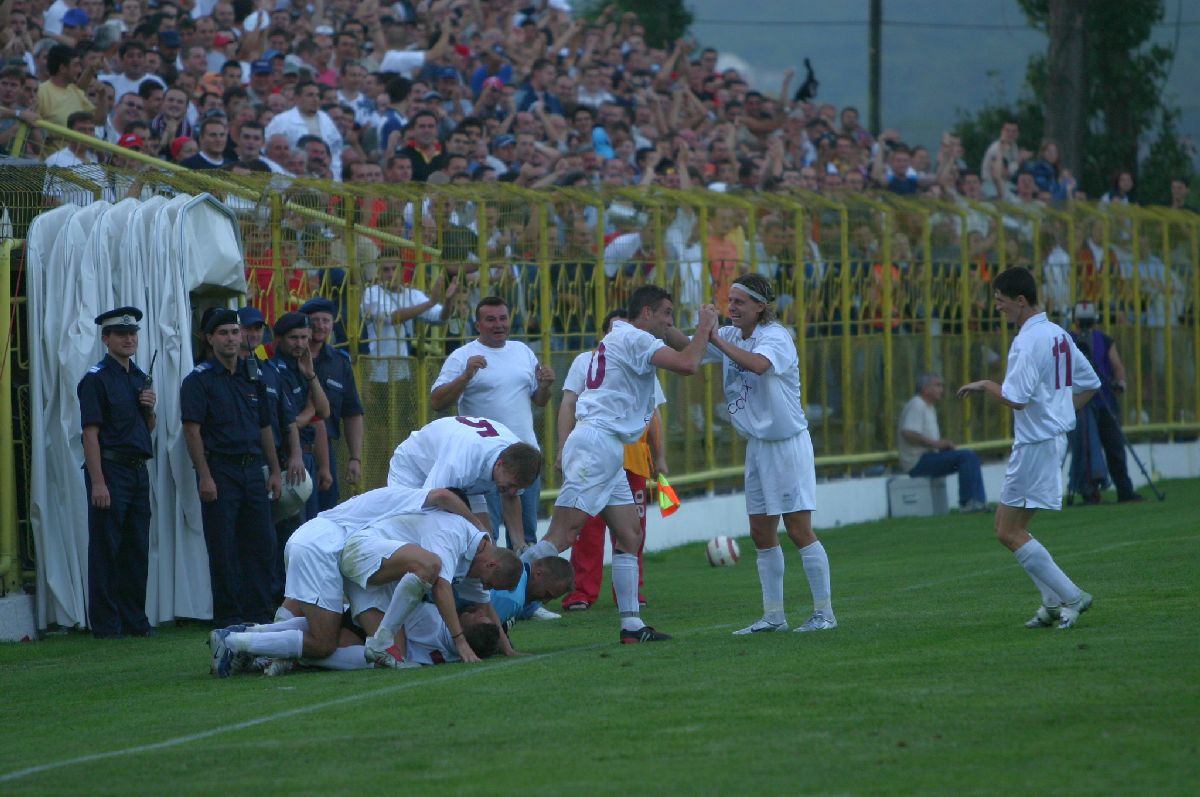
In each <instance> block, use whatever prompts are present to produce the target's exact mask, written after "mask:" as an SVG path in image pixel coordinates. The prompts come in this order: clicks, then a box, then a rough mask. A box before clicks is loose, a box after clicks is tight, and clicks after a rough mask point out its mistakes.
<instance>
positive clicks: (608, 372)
mask: <svg viewBox="0 0 1200 797" xmlns="http://www.w3.org/2000/svg"><path fill="white" fill-rule="evenodd" d="M626 309H627V310H628V311H629V318H630V319H631V320H630V322H629V323H626V322H624V321H614V322H613V326H612V331H611V332H609V333H608V334H607V335H605V336H604V339H603V340H602V341H600V344H599V345H598V346H597V347H596V351H595V353H594V354H593V356H592V362H591V365H590V367H589V368H588V372H587V379H586V382H585V387H586V388H587V389H586V390H584V392H583V393H582V394H581V395H580V396H579V400H578V402H577V403H576V405H575V418H576V420H577V423H576V425H575V428H574V429H573V430H572V431H571V436H570V437H569V438H567V442H566V445H565V446H563V454H562V469H563V485H562V488H561V489H560V490H559V493H558V500H557V501H556V502H555V506H554V514H553V515H552V516H551V518H550V529H549V531H547V532H546V537H545V539H543V540H542V541H541V542H539V543H537V544H536V545H535V546H533V548H534V550H533V551H532V554H531V558H535V559H536V558H540V557H542V556H551V555H554V554H556V553H558V552H560V551H565V550H566V549H567V548H570V547H571V546H572V545H574V544H575V540H576V539H577V538H578V537H579V532H580V530H581V529H582V528H583V524H584V523H586V522H587V519H588V518H589V517H591V516H592V515H597V514H602V515H603V516H604V520H605V522H606V523H607V524H608V528H609V529H610V530H611V531H612V533H613V536H614V537H615V539H616V545H615V546H614V548H613V557H612V581H613V591H614V592H616V595H617V608H618V609H619V610H620V613H621V637H620V639H621V643H622V644H632V643H639V642H658V641H661V640H664V639H670V636H668V635H667V634H663V633H660V632H658V631H656V630H654V629H653V628H651V627H650V626H648V625H646V624H645V623H644V622H642V619H641V610H640V608H639V606H638V583H637V582H638V566H637V555H636V551H637V550H638V546H639V544H640V542H641V528H640V524H639V522H638V515H637V510H636V508H635V504H634V502H633V494H632V492H631V491H630V489H629V481H628V480H627V479H626V478H625V468H624V461H625V444H626V443H633V442H636V441H637V440H638V439H639V438H640V437H641V436H642V433H643V432H644V431H645V430H646V424H648V423H649V422H650V418H651V417H652V416H653V414H654V406H655V405H654V386H655V384H656V369H658V368H665V369H667V370H668V371H674V372H676V373H679V374H694V373H695V372H696V369H697V368H698V367H699V366H700V360H701V358H702V357H703V356H704V350H705V346H706V344H707V341H708V336H709V333H710V332H711V331H712V328H713V326H714V324H715V323H716V320H717V311H716V308H714V307H712V306H711V305H706V306H705V307H703V308H702V309H701V311H700V323H699V325H698V326H697V327H696V336H695V337H694V338H693V339H691V340H689V339H688V337H687V336H686V335H684V334H683V333H682V332H680V331H679V330H678V329H676V328H675V323H674V311H675V308H674V303H673V302H672V300H671V295H670V294H669V293H667V292H666V291H665V290H663V289H662V288H659V287H658V286H656V285H643V286H642V287H640V288H638V289H637V290H635V291H634V292H633V293H632V294H631V295H630V297H629V302H628V305H627V307H626ZM664 341H666V342H665V343H664ZM668 344H669V345H668Z"/></svg>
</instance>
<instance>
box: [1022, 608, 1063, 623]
mask: <svg viewBox="0 0 1200 797" xmlns="http://www.w3.org/2000/svg"><path fill="white" fill-rule="evenodd" d="M1058 617H1059V607H1057V606H1039V607H1038V610H1037V611H1036V612H1034V615H1033V617H1030V618H1029V619H1028V620H1026V621H1025V627H1026V628H1049V627H1050V626H1052V625H1054V621H1055V620H1057V619H1058Z"/></svg>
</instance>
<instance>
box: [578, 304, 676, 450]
mask: <svg viewBox="0 0 1200 797" xmlns="http://www.w3.org/2000/svg"><path fill="white" fill-rule="evenodd" d="M664 346H666V344H665V343H663V342H662V341H661V340H659V339H658V338H656V337H654V336H653V335H651V334H650V333H649V332H645V331H643V330H641V329H638V328H637V327H635V326H633V325H632V324H629V323H627V322H625V321H621V320H619V319H617V320H614V321H613V325H612V331H610V332H609V333H608V334H607V335H605V336H604V340H603V341H601V342H600V345H599V346H597V347H596V351H595V352H594V353H593V354H592V361H591V364H590V365H589V366H588V372H587V382H586V383H585V384H586V387H587V389H586V390H584V391H583V393H581V394H580V396H579V401H578V403H576V405H575V417H576V419H578V420H579V421H580V422H586V423H587V424H589V425H591V426H594V427H596V428H598V429H603V430H604V431H607V432H609V433H611V434H613V435H615V436H616V437H618V438H619V439H620V441H621V442H622V443H626V444H628V443H636V442H637V441H638V440H640V439H641V437H642V433H643V432H645V431H646V424H648V423H650V417H651V416H652V415H653V414H654V407H655V401H654V392H655V391H654V388H655V385H656V384H657V369H656V368H655V367H654V365H653V364H652V363H651V362H650V358H651V357H653V356H654V353H655V352H656V351H658V350H659V349H661V348H663V347H664Z"/></svg>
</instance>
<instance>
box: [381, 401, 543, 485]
mask: <svg viewBox="0 0 1200 797" xmlns="http://www.w3.org/2000/svg"><path fill="white" fill-rule="evenodd" d="M519 442H521V441H520V440H519V439H518V438H517V436H516V435H515V434H513V433H512V431H510V430H509V428H508V427H507V426H505V425H504V424H502V423H499V422H497V421H493V420H490V419H488V418H476V417H472V416H466V415H456V416H454V417H452V418H438V419H437V420H436V421H432V422H430V423H428V424H426V425H425V426H423V427H421V428H420V429H417V430H416V431H415V432H413V433H412V434H410V435H409V436H408V439H407V440H405V441H404V442H403V443H401V444H400V445H398V446H396V451H395V453H393V454H392V459H391V462H390V463H389V464H388V484H389V485H393V486H400V487H426V488H429V489H432V488H435V487H455V488H457V489H460V490H463V491H464V492H466V493H467V494H468V495H479V494H481V493H486V492H489V491H491V490H492V489H493V488H495V486H496V483H495V481H493V479H492V468H494V467H495V465H496V460H497V459H499V458H500V453H501V452H502V451H504V449H506V448H508V447H509V446H511V445H513V444H514V443H519Z"/></svg>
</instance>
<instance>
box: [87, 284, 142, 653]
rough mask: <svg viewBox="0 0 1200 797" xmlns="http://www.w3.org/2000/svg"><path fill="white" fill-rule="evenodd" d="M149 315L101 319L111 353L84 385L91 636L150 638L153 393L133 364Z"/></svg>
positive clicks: (125, 313) (131, 311) (127, 313)
mask: <svg viewBox="0 0 1200 797" xmlns="http://www.w3.org/2000/svg"><path fill="white" fill-rule="evenodd" d="M141 320H142V311H141V310H139V309H137V308H136V307H118V308H116V309H115V310H109V311H108V312H107V313H102V314H100V315H99V316H97V317H96V323H97V324H99V325H100V339H101V341H103V343H104V346H105V348H106V349H108V353H107V354H105V355H104V359H102V360H101V361H100V362H98V363H96V364H95V365H93V366H92V367H91V368H89V369H88V372H87V373H86V374H84V376H83V379H82V380H80V382H79V386H78V388H77V389H76V392H77V394H78V396H79V415H80V420H81V422H82V424H83V456H84V471H83V479H84V484H85V486H86V488H87V492H88V498H89V502H88V625H89V626H90V627H91V629H92V635H93V636H95V637H97V638H101V639H105V638H108V639H119V638H121V637H123V636H124V635H126V634H132V635H134V636H150V635H151V634H152V633H153V631H152V630H151V628H150V621H149V620H148V619H147V618H146V571H147V566H148V561H149V558H148V551H149V546H150V479H149V476H148V475H147V473H146V460H147V459H149V458H150V457H152V456H153V455H154V453H153V450H152V448H151V444H150V433H151V432H152V431H153V430H154V423H155V416H154V403H155V395H154V391H153V390H151V388H150V377H149V376H147V375H146V374H145V373H144V372H143V371H142V370H141V369H140V368H138V367H137V365H135V364H134V362H133V355H134V353H135V352H136V351H137V347H138V329H139V328H140V327H139V326H138V322H139V321H141Z"/></svg>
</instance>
